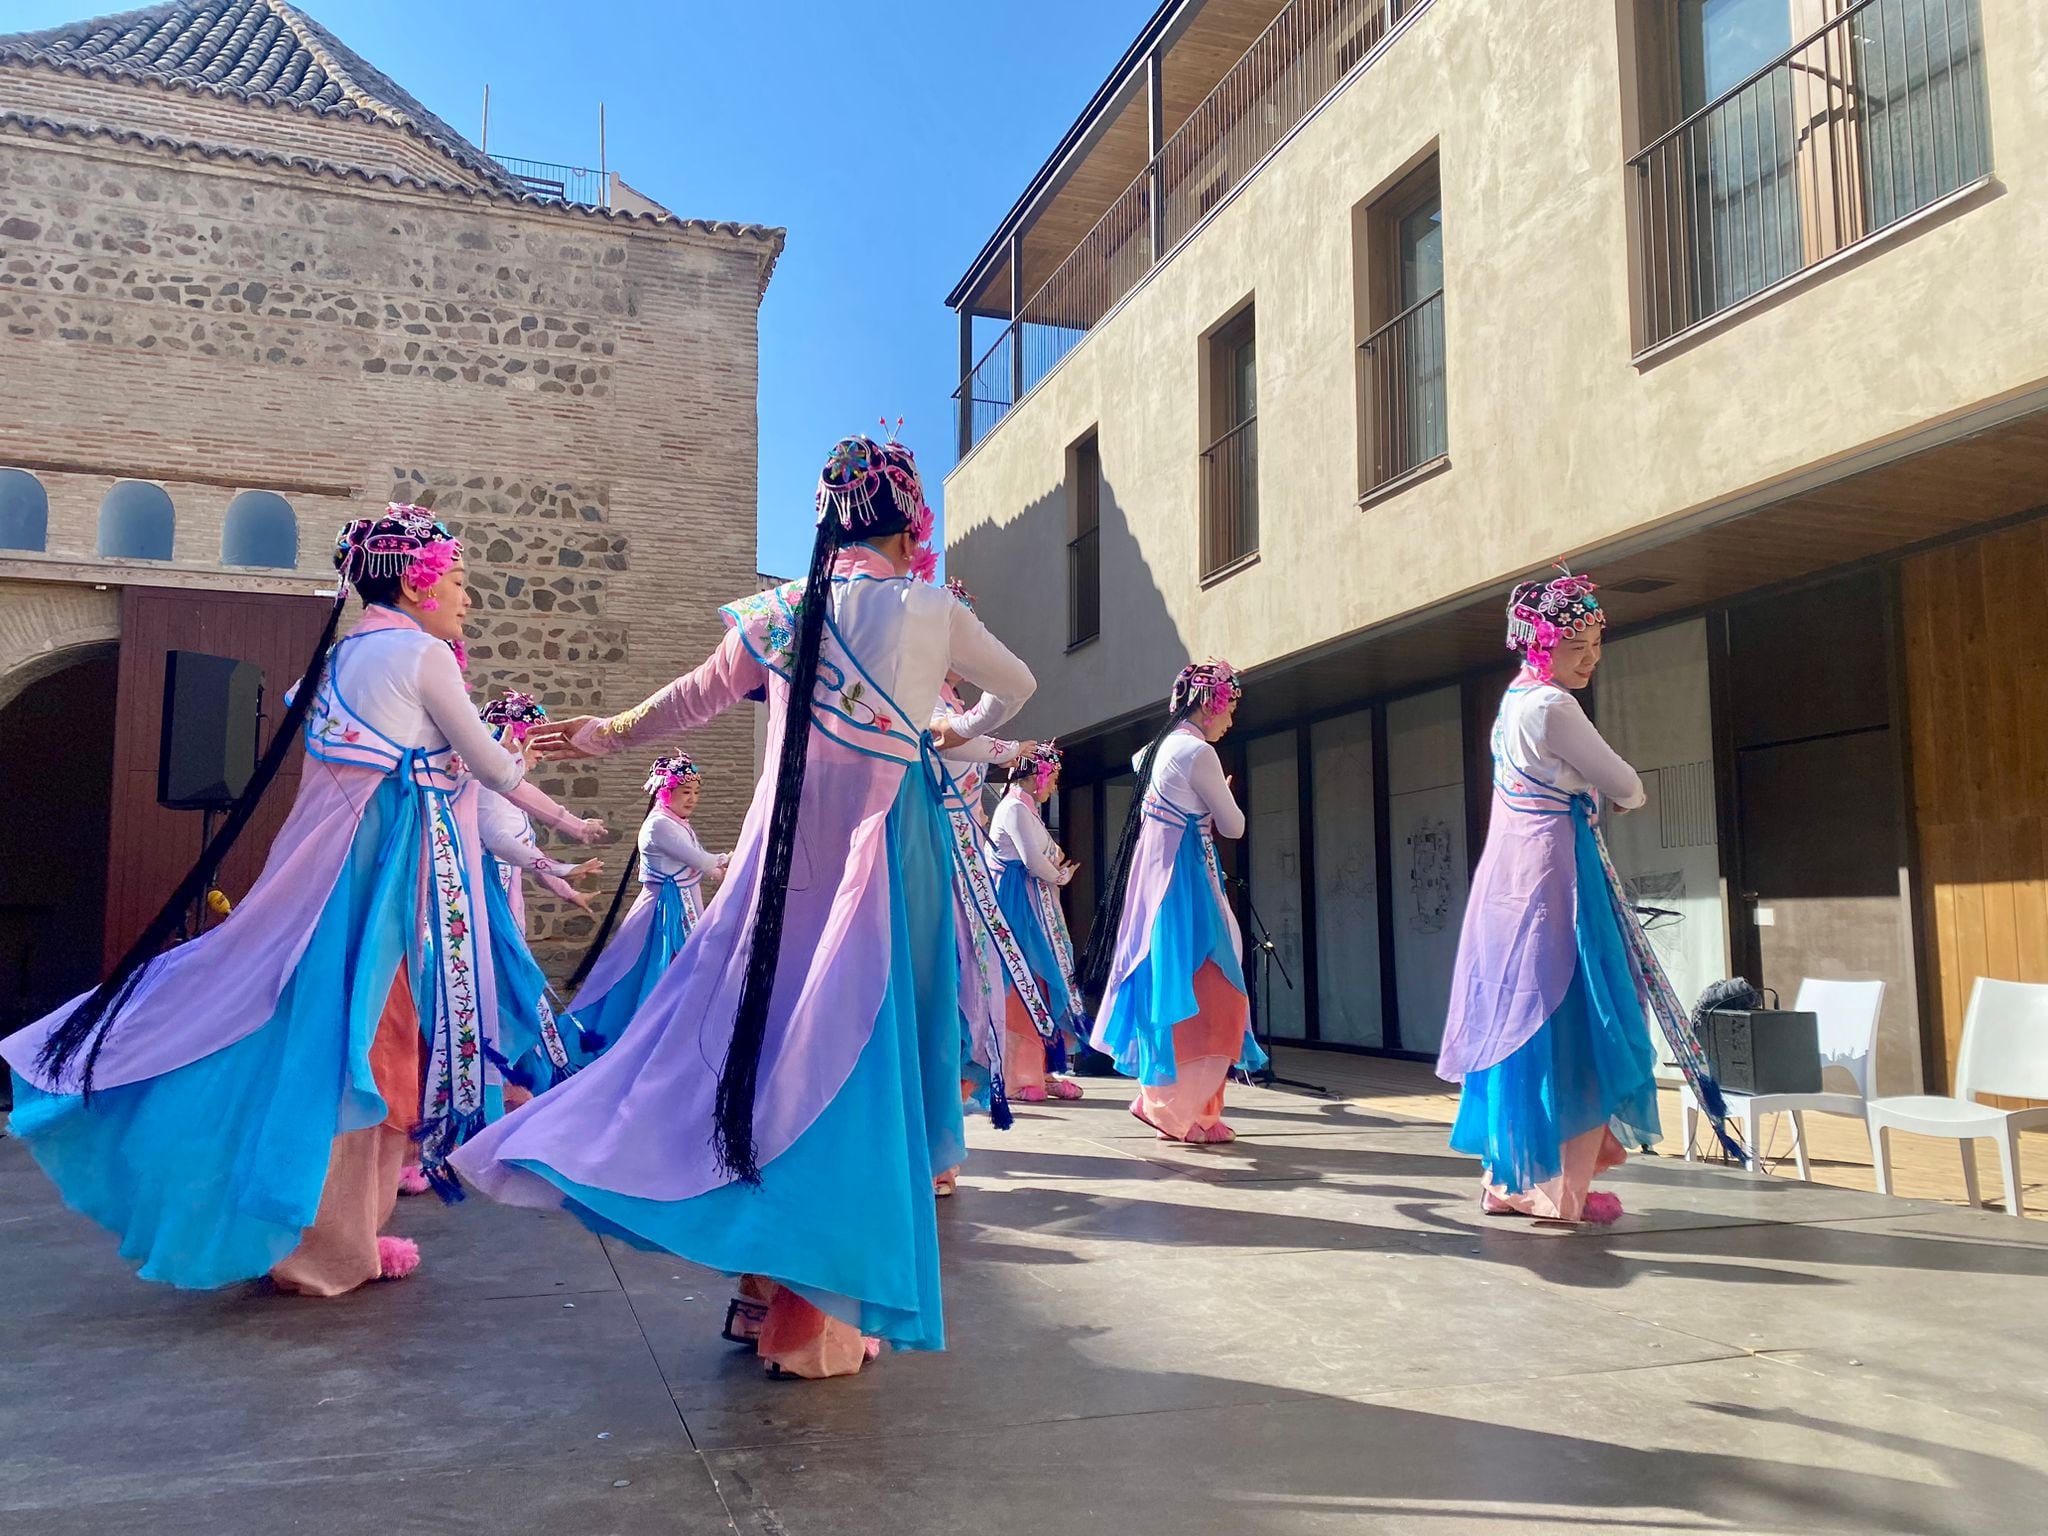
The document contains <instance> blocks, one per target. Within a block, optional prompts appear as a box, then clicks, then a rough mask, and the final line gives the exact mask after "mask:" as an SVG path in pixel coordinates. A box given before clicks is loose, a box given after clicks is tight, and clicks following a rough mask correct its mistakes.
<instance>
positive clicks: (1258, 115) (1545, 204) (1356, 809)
mask: <svg viewBox="0 0 2048 1536" xmlns="http://www.w3.org/2000/svg"><path fill="white" fill-rule="evenodd" d="M2044 78H2048V8H2044V7H2042V6H2040V5H2038V4H2034V3H2031V0H1854V3H1850V0H1583V3H1577V4H1570V5H1546V6H1540V7H1538V6H1520V5H1508V4H1502V3H1499V0H1294V3H1290V4H1282V3H1279V0H1206V3H1204V0H1169V3H1166V4H1164V5H1162V6H1161V8H1160V9H1159V11H1158V12H1157V13H1156V14H1155V15H1154V16H1153V18H1152V19H1151V21H1150V22H1149V23H1148V24H1147V26H1146V28H1145V30H1144V32H1143V33H1142V34H1141V36H1140V37H1139V38H1138V39H1137V40H1136V42H1135V43H1134V44H1133V46H1132V48H1131V49H1130V51H1129V52H1128V53H1127V54H1126V56H1125V57H1124V58H1123V59H1122V60H1121V61H1119V63H1118V64H1117V66H1116V68H1115V69H1114V71H1113V72H1112V73H1111V75H1110V77H1109V78H1108V79H1107V80H1106V81H1105V83H1104V85H1103V87H1102V89H1101V91H1100V92H1099V93H1098V94H1097V96H1096V97H1095V99H1094V100H1093V101H1092V102H1091V103H1090V104H1089V105H1088V108H1087V110H1086V111H1085V112H1084V113H1083V114H1082V116H1081V118H1080V119H1079V120H1078V121H1077V122H1076V123H1075V125H1074V127H1073V129H1072V130H1071V132H1070V133H1069V134H1068V135H1067V136H1066V138H1065V139H1064V140H1063V141H1062V142H1061V143H1060V144H1059V145H1058V146H1057V147H1056V148H1055V150H1054V152H1053V154H1052V155H1051V157H1050V158H1049V159H1048V160H1047V162H1046V164H1045V167H1044V169H1043V170H1042V171H1040V173H1039V174H1038V175H1037V176H1036V177H1034V178H1033V180H1032V181H1031V183H1030V185H1029V186H1028V187H1026V188H1025V189H1024V190H1023V193H1022V195H1021V196H1020V197H1019V198H1018V200H1017V203H1016V205H1015V207H1014V208H1013V210H1012V211H1011V213H1010V214H1009V215H1008V217H1007V218H1006V219H1005V220H1004V221H1003V223H1002V225H1001V226H1000V227H999V228H998V229H997V230H996V231H995V232H994V234H993V235H992V237H991V238H990V240H989V242H988V244H987V246H986V247H985V248H984V249H983V250H982V252H981V253H980V254H979V255H978V256H977V257H976V258H975V259H974V261H973V263H972V265H971V266H970V267H969V268H968V269H967V271H966V273H965V275H964V276H963V278H962V279H961V281H960V284H959V286H958V287H957V288H956V289H955V290H954V292H953V294H952V295H951V297H950V299H949V303H950V304H951V305H952V306H953V307H955V308H956V309H957V310H958V311H959V313H960V316H961V338H962V347H961V359H962V373H963V374H964V375H965V377H964V379H963V383H962V386H961V392H960V401H961V407H962V409H961V412H960V433H961V442H960V447H961V460H960V464H959V466H958V468H956V469H955V471H954V472H953V474H952V476H951V477H950V479H949V480H948V482H947V486H946V510H947V517H948V522H949V525H950V527H951V530H952V543H951V547H950V549H949V554H948V560H949V565H950V568H951V569H952V570H953V571H954V572H956V573H957V574H959V575H960V576H961V577H962V578H963V579H964V580H965V581H966V582H967V583H968V585H969V586H970V587H973V588H975V589H976V590H977V591H978V592H979V593H980V595H981V611H982V614H983V616H984V617H985V618H986V619H987V620H988V622H989V623H990V624H991V625H992V626H993V627H994V628H995V629H996V630H997V631H998V632H999V633H1001V634H1002V635H1004V637H1005V638H1006V639H1008V640H1010V641H1011V642H1013V643H1014V644H1016V645H1018V646H1019V647H1020V648H1021V649H1022V651H1023V653H1024V654H1025V655H1026V656H1027V657H1028V659H1029V660H1030V662H1031V664H1032V666H1033V667H1034V668H1035V669H1036V670H1037V672H1038V675H1039V678H1040V680H1041V687H1040V692H1039V694H1038V695H1037V697H1036V698H1035V699H1034V700H1033V702H1032V704H1031V706H1030V709H1029V711H1028V713H1027V715H1026V717H1025V718H1024V720H1023V721H1022V722H1020V729H1022V730H1024V731H1026V732H1027V733H1030V734H1038V735H1055V734H1056V735H1058V736H1060V737H1061V738H1063V740H1064V741H1065V742H1066V744H1067V746H1068V749H1069V764H1070V767H1069V772H1068V782H1067V786H1066V792H1065V795H1064V800H1063V805H1062V808H1061V809H1062V816H1063V819H1064V823H1065V826H1064V832H1065V836H1066V838H1067V840H1068V844H1069V846H1070V847H1071V848H1072V849H1073V850H1074V851H1075V852H1076V853H1077V854H1078V855H1079V856H1081V857H1082V858H1084V859H1085V860H1087V861H1088V863H1089V864H1090V865H1091V867H1098V868H1099V867H1100V866H1101V864H1102V862H1103V855H1104V845H1105V841H1106V839H1107V838H1108V837H1111V836H1113V829H1114V828H1115V826H1117V825H1118V824H1119V823H1120V820H1121V812H1122V808H1123V807H1124V806H1126V805H1128V803H1129V800H1128V797H1129V794H1130V792H1131V791H1130V776H1129V773H1128V755H1129V753H1130V752H1131V750H1132V749H1133V747H1134V746H1135V745H1137V744H1138V743H1139V742H1141V741H1142V739H1143V738H1144V737H1145V736H1146V735H1147V734H1148V733H1149V731H1150V730H1151V729H1152V727H1153V724H1154V722H1156V721H1157V720H1158V719H1159V718H1160V716H1161V711H1162V709H1163V695H1164V692H1165V689H1166V686H1167V684H1168V682H1169V681H1170V679H1171V677H1172V675H1173V672H1174V670H1175V669H1176V668H1177V667H1178V666H1180V665H1181V664H1182V663H1183V662H1184V661H1186V660H1188V659H1189V658H1191V657H1201V656H1205V655H1210V654H1216V655H1221V656H1225V657H1227V658H1229V659H1230V660H1231V661H1233V662H1235V663H1237V664H1238V665H1239V666H1241V667H1244V668H1246V669H1248V671H1249V693H1248V695H1247V698H1246V701H1245V705H1244V708H1243V709H1242V711H1241V713H1240V715H1239V722H1240V723H1239V728H1238V730H1237V732H1236V734H1235V735H1234V736H1233V738H1232V739H1231V742H1230V745H1229V749H1228V750H1229V752H1230V753H1231V755H1232V756H1233V757H1234V759H1235V767H1236V772H1237V782H1238V785H1239V788H1240V790H1241V792H1242V793H1243V794H1244V795H1245V796H1246V797H1247V799H1248V802H1249V809H1250V813H1251V832H1250V835H1249V836H1248V838H1247V839H1246V840H1245V842H1244V844H1243V845H1242V850H1241V858H1242V862H1243V867H1244V871H1245V873H1246V874H1247V875H1248V877H1249V880H1250V887H1251V894H1252V897H1253V900H1254V902H1255V904H1256V906H1257V908H1258V910H1259V913H1260V915H1261V916H1262V917H1263V919H1264V921H1265V923H1266V924H1267V925H1268V926H1269V927H1270V929H1271V931H1272V933H1273V935H1274V938H1275V941H1276V944H1277V947H1278V952H1279V955H1280V957H1281V959H1282V960H1283V961H1284V963H1285V965H1286V967H1287V970H1288V972H1289V973H1290V974H1291V976H1292V979H1293V982H1294V987H1293V988H1292V989H1291V990H1290V989H1289V988H1287V987H1285V986H1283V985H1282V983H1281V979H1280V977H1279V976H1278V974H1277V973H1276V974H1275V976H1274V978H1273V981H1272V989H1271V995H1270V1000H1269V1006H1268V1009H1267V1012H1268V1016H1269V1019H1270V1022H1271V1024H1272V1027H1273V1030H1274V1032H1275V1033H1276V1034H1278V1035H1280V1036H1281V1037H1283V1038H1286V1037H1295V1038H1303V1039H1307V1040H1311V1041H1319V1042H1322V1043H1325V1044H1330V1045H1341V1046H1349V1047H1353V1048H1360V1049H1367V1050H1389V1051H1401V1052H1410V1053H1420V1054H1425V1055H1427V1054H1430V1053H1432V1052H1433V1050H1434V1047H1435V1044H1436V1042H1437V1039H1438V1037H1439V1034H1440V1031H1441V1027H1442V1019H1443V1011H1444V1003H1445V998H1446V995H1447V989H1448V979H1449V968H1450V963H1451V959H1452V956H1453V954H1454V952H1455V948H1456V942H1457V933H1458V925H1459V920H1460V916H1461V912H1462V907H1463V902H1464V896H1465V890H1466V883H1467V879H1468V876H1469V873H1470V870H1471V867H1472V864H1473V861H1474V860H1475V859H1476V857H1477V852H1478V849H1479V847H1480V844H1481V841H1482V838H1483V835H1484V828H1485V819H1486V813H1487V807H1488V797H1489V793H1490V775H1491V755H1490V748H1489V742H1488V727H1489V724H1490V721H1491V719H1492V715H1493V711H1494V708H1495V705H1496V702H1497V700H1498V698H1499V696H1500V692H1501V690H1502V688H1503V687H1504V686H1505V684H1506V683H1507V681H1508V677H1509V673H1510V667H1509V665H1508V662H1507V660H1506V654H1505V652H1504V651H1503V649H1502V629H1503V616H1502V608H1503V603H1504V599H1505V595H1506V593H1507V590H1508V588H1509V586H1510V585H1511V584H1512V583H1513V582H1514V581H1516V580H1517V579H1519V578H1522V577H1524V576H1527V575H1530V574H1532V573H1536V572H1540V571H1542V570H1544V569H1545V568H1546V567H1547V566H1549V565H1550V563H1551V562H1552V561H1554V560H1557V559H1560V558H1567V559H1569V560H1570V561H1571V563H1572V564H1573V566H1574V567H1575V568H1579V569H1584V570H1587V571H1590V572H1591V573H1592V574H1594V575H1595V576H1596V578H1597V579H1599V580H1600V581H1601V582H1602V584H1603V586H1604V589H1605V596H1606V597H1607V599H1608V601H1609V608H1610V611H1611V613H1612V616H1613V620H1614V625H1613V628H1612V630H1611V631H1610V640H1609V644H1608V648H1607V661H1606V665H1605V668H1604V670H1603V672H1602V674H1601V676H1600V679H1599V681H1598V684H1597V688H1596V693H1595V697H1594V698H1593V700H1592V705H1593V708H1594V710H1595V713H1596V715H1597V718H1598V721H1599V723H1600V725H1601V727H1602V729H1603V730H1604V731H1605V732H1606V733H1607V734H1608V736H1609V737H1610V739H1611V740H1613V741H1614V743H1615V744H1616V746H1617V747H1619V748H1620V749H1621V750H1622V751H1623V752H1624V753H1625V754H1627V755H1628V756H1629V757H1630V758H1631V759H1632V760H1633V761H1634V762H1635V763H1636V764H1637V765H1638V766H1639V767H1640V768H1642V769H1643V770H1644V773H1645V777H1646V779H1647V780H1648V781H1649V783H1650V785H1651V789H1652V800H1651V803H1650V805H1649V807H1648V809H1647V810H1646V811H1645V812H1644V813H1642V814H1640V815H1637V816H1631V817H1626V818H1622V819H1620V820H1619V821H1618V822H1617V823H1616V825H1615V827H1614V828H1613V832H1612V841H1613V844H1614V851H1615V855H1616V858H1617V862H1618V863H1619V864H1620V865H1621V866H1622V867H1623V872H1624V874H1625V875H1626V876H1627V877H1628V878H1629V879H1630V881H1631V882H1632V883H1633V885H1634V887H1635V889H1636V890H1637V892H1638V893H1639V897H1640V899H1641V900H1642V902H1643V903H1644V904H1645V905H1648V906H1654V907H1658V908H1661V909H1664V910H1666V911H1667V912H1669V913H1672V914H1676V915H1675V916H1673V917H1666V918H1662V919H1659V920H1657V922H1656V925H1655V927H1654V929H1653V931H1654V932H1655V934H1656V936H1657V939H1658V942H1659V944H1660V945H1661V946H1662V947H1663V948H1664V950H1665V952H1666V955H1667V957H1668V959H1669V960H1670V963H1671V969H1672V971H1673V975H1674V979H1675V981H1676V982H1677V984H1678V985H1679V987H1680V989H1681V991H1683V992H1685V993H1686V994H1687V995H1688V996H1690V995H1691V994H1692V992H1693V991H1695V990H1696V989H1697V988H1698V987H1700V986H1702V985H1704V984H1705V983H1706V982H1709V981H1712V980H1714V979H1717V978H1718V977H1720V976H1722V975H1725V974H1729V973H1732V972H1742V973H1746V974H1748V975H1750V976H1751V977H1753V978H1758V979H1760V980H1761V981H1762V982H1764V983H1766V984H1768V985H1770V986H1772V987H1775V988H1778V989H1779V990H1781V991H1782V992H1783V993H1784V994H1785V995H1786V997H1787V999H1788V1001H1789V998H1790V994H1791V992H1792V990H1793V989H1794V988H1795V987H1796V986H1797V984H1798V981H1799V979H1800V978H1801V977H1802V976H1809V975H1811V976H1821V977H1877V978H1882V979H1883V980H1885V981H1886V982H1887V984H1888V990H1887V996H1886V1001H1885V1006H1884V1017H1883V1027H1882V1034H1881V1044H1880V1056H1879V1063H1878V1078H1879V1082H1880V1085H1881V1086H1882V1087H1883V1088H1884V1089H1886V1090H1888V1091H1889V1090H1898V1089H1901V1088H1907V1087H1910V1086H1913V1085H1916V1084H1919V1083H1921V1082H1923V1081H1925V1082H1929V1083H1935V1082H1941V1081H1944V1080H1945V1079H1946V1077H1947V1075H1948V1074H1949V1072H1950V1070H1951V1069H1952V1066H1953V1057H1954V1050H1955V1045H1956V1041H1957V1038H1958V1036H1959V1034H1960V1030H1961V1026H1962V1017H1963V1006H1964V1003H1965V1001H1966V999H1967V996H1968V991H1969V988H1970V985H1971V983H1972V981H1973V979H1974V978H1975V977H1977V976H1980V975H1990V976H2002V977H2009V978H2013V979H2021V980H2032V981H2048V748H2044V747H2043V746H2042V742H2043V741H2044V740H2048V731H2044V722H2048V625H2044V623H2043V613H2044V609H2048V522H2044V521H2043V520H2042V513H2043V512H2044V511H2048V415H2044V414H2043V413H2044V410H2048V262H2044V261H2043V260H2042V252H2043V251H2048V117H2044V115H2043V113H2042V111H2041V93H2040V82H2041V80H2042V79H2044ZM1076 897H1077V900H1076V916H1077V918H1080V919H1081V920H1082V921H1085V916H1084V915H1083V914H1084V912H1085V909H1086V908H1087V907H1088V905H1089V904H1090V900H1091V897H1092V891H1091V889H1090V887H1089V885H1088V883H1087V881H1086V879H1085V878H1084V880H1083V881H1082V882H1081V883H1080V884H1079V886H1078V888H1077V891H1076Z"/></svg>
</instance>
